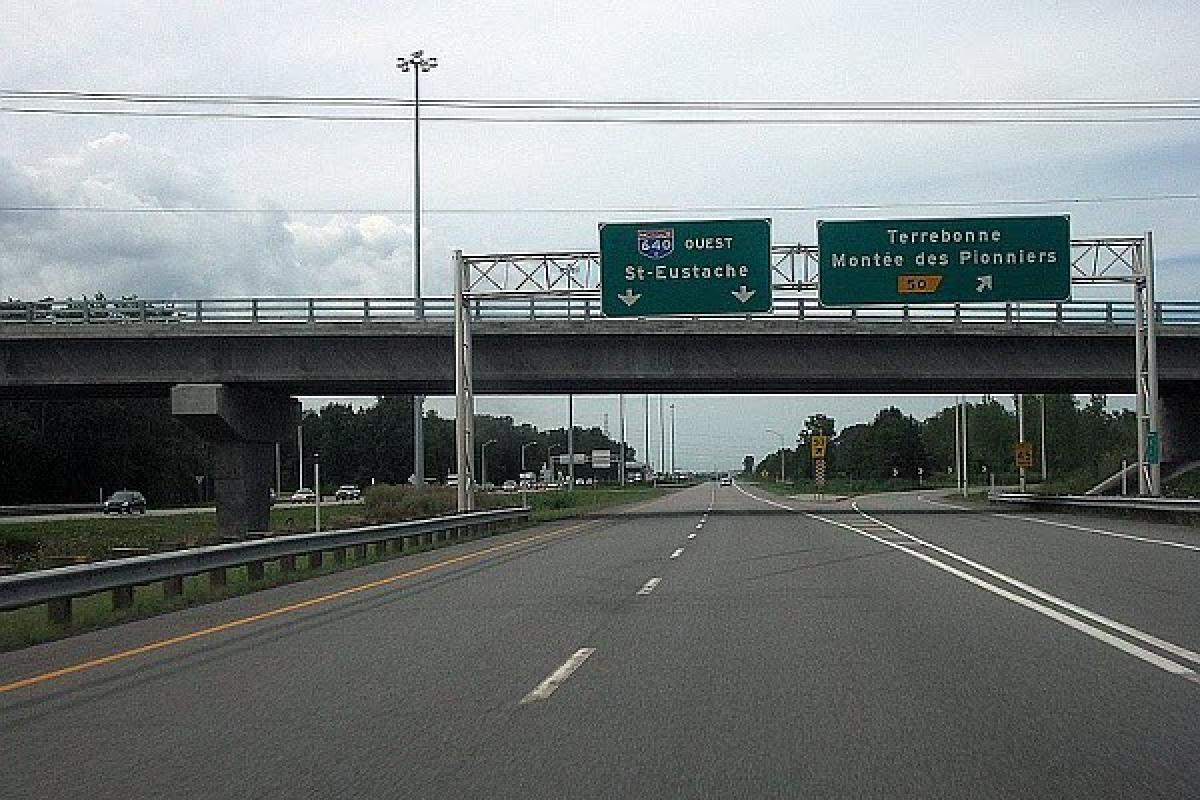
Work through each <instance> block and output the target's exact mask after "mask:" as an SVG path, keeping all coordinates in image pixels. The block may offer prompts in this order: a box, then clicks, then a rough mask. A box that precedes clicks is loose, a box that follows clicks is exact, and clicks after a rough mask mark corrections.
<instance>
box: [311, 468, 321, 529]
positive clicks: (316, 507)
mask: <svg viewBox="0 0 1200 800" xmlns="http://www.w3.org/2000/svg"><path fill="white" fill-rule="evenodd" d="M312 460H313V489H314V490H315V491H316V496H315V497H314V498H313V513H314V520H313V522H314V524H313V527H314V529H315V530H316V532H317V533H320V532H321V454H320V453H313V457H312Z"/></svg>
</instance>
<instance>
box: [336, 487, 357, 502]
mask: <svg viewBox="0 0 1200 800" xmlns="http://www.w3.org/2000/svg"><path fill="white" fill-rule="evenodd" d="M360 497H362V490H361V489H359V488H358V487H357V486H351V485H350V484H346V485H345V486H339V487H338V488H337V491H336V492H334V493H333V499H334V500H357V499H358V498H360Z"/></svg>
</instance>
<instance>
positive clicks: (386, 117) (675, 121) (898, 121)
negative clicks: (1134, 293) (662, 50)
mask: <svg viewBox="0 0 1200 800" xmlns="http://www.w3.org/2000/svg"><path fill="white" fill-rule="evenodd" d="M0 114H35V115H51V116H67V117H154V118H160V119H189V118H191V119H261V120H311V121H323V122H411V121H412V117H411V116H403V115H394V114H312V113H291V112H287V113H256V114H247V113H241V112H234V111H141V110H129V109H92V108H89V109H82V108H70V109H65V108H28V107H19V106H0ZM421 120H422V121H423V122H424V121H428V122H457V123H463V122H470V123H495V124H513V123H521V124H542V125H546V124H553V125H573V124H588V125H597V124H600V125H800V126H849V125H883V126H891V125H923V126H933V125H1112V124H1139V123H1142V124H1144V123H1161V122H1200V112H1198V113H1197V114H1156V115H1141V116H1123V117H1117V116H1111V117H1109V116H1090V117H1085V116H1067V117H1037V116H1028V117H1019V116H1018V117H1013V116H1005V117H984V116H981V117H615V116H594V115H593V116H571V117H562V116H540V115H539V116H481V115H437V114H431V115H422V116H421Z"/></svg>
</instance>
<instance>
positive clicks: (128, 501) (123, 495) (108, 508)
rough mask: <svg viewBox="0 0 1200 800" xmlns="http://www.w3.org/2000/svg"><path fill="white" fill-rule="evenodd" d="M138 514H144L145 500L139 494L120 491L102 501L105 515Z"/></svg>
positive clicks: (125, 490)
mask: <svg viewBox="0 0 1200 800" xmlns="http://www.w3.org/2000/svg"><path fill="white" fill-rule="evenodd" d="M134 512H137V513H138V514H145V513H146V498H145V497H143V496H142V493H141V492H132V491H130V490H128V489H122V490H121V491H119V492H113V493H112V496H111V497H109V498H108V499H107V500H105V501H104V513H105V514H133V513H134Z"/></svg>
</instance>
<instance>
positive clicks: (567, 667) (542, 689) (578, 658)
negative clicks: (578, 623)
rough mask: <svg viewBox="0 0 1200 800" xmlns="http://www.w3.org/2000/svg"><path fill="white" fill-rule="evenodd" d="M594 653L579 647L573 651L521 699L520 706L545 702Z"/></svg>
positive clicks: (591, 648)
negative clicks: (573, 652)
mask: <svg viewBox="0 0 1200 800" xmlns="http://www.w3.org/2000/svg"><path fill="white" fill-rule="evenodd" d="M594 652H596V648H594V647H581V648H579V649H578V650H576V651H575V654H574V655H573V656H571V657H570V658H568V659H567V660H566V661H565V662H564V663H563V665H562V666H561V667H559V668H558V669H556V670H554V672H551V673H550V676H549V677H548V678H546V680H544V681H542V682H541V683H539V684H538V685H537V686H536V687H534V689H533V691H532V692H530V693H529V694H527V695H525V696H524V697H522V698H521V702H520V705H527V704H529V703H536V702H537V701H539V700H545V699H546V698H547V697H549V696H550V695H552V694H554V690H555V689H557V688H558V687H559V686H562V685H563V682H564V681H566V679H567V678H569V677H571V674H572V673H573V672H575V670H577V669H579V668H580V667H581V666H583V662H585V661H587V660H588V657H589V656H591V654H592V653H594Z"/></svg>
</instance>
